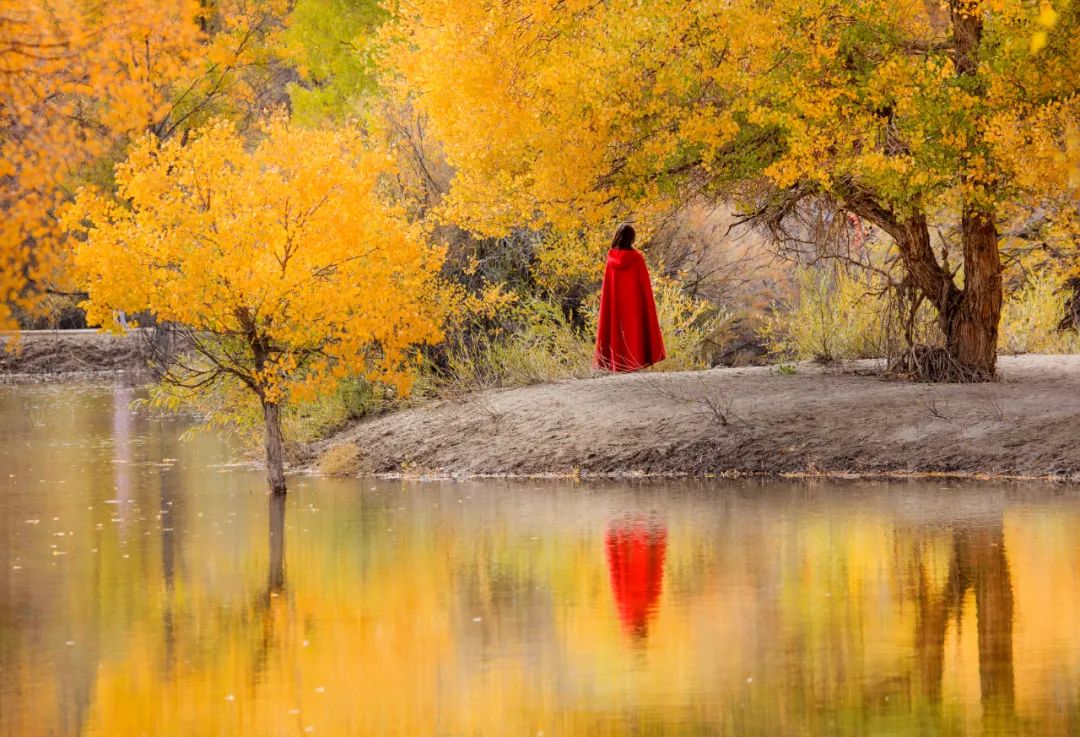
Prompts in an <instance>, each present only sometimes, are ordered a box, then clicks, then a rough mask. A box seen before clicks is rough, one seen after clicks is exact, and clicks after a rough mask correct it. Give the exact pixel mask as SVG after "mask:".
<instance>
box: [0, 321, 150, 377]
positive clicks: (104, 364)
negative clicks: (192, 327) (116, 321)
mask: <svg viewBox="0 0 1080 737" xmlns="http://www.w3.org/2000/svg"><path fill="white" fill-rule="evenodd" d="M13 339H14V334H13V333H4V334H0V381H3V382H16V381H42V380H54V379H65V378H68V377H72V376H85V375H94V374H105V373H117V372H134V371H141V370H143V369H144V368H145V366H146V355H147V347H148V346H147V343H146V340H145V339H144V337H143V335H142V334H141V333H139V332H132V333H129V334H127V335H125V336H115V335H111V334H108V333H101V332H98V331H96V330H27V331H23V332H22V333H21V334H19V336H18V339H17V340H16V342H15V343H14V347H13V348H12V347H11V341H12V340H13Z"/></svg>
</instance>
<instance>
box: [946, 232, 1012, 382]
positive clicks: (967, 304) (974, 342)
mask: <svg viewBox="0 0 1080 737" xmlns="http://www.w3.org/2000/svg"><path fill="white" fill-rule="evenodd" d="M961 225H962V237H963V246H964V291H963V298H962V299H961V300H960V301H959V303H958V304H957V306H956V309H955V310H953V311H952V312H951V313H950V314H949V315H947V316H943V317H947V322H945V328H946V331H945V335H946V339H947V341H948V343H947V345H948V348H949V351H950V353H952V354H953V355H954V356H955V357H956V360H957V361H959V362H960V363H961V364H962V365H963V366H964V367H965V368H967V369H969V370H971V371H974V372H976V373H977V374H979V375H981V376H983V377H985V378H991V377H993V376H994V371H995V369H996V364H997V340H998V322H999V321H1000V320H1001V302H1002V283H1001V256H1000V254H999V253H998V234H997V228H996V227H995V225H994V220H993V218H992V217H990V216H989V215H988V214H985V213H979V212H971V211H967V212H965V213H964V216H963V219H962V224H961Z"/></svg>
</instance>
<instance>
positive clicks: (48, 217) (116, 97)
mask: <svg viewBox="0 0 1080 737" xmlns="http://www.w3.org/2000/svg"><path fill="white" fill-rule="evenodd" d="M285 9H286V3H285V2H284V0H267V2H260V3H250V2H247V1H246V0H222V2H215V3H213V5H212V9H211V8H208V7H207V6H206V4H205V3H202V2H199V0H117V1H115V2H107V3H86V2H82V1H81V0H0V162H2V163H0V207H2V208H3V210H4V218H3V221H2V222H0V265H2V268H0V326H3V327H8V326H10V325H11V323H12V322H13V314H12V312H11V307H12V306H16V307H20V308H23V309H33V308H35V307H37V306H39V304H40V301H41V297H42V294H43V288H44V287H46V286H49V285H50V284H55V283H57V282H59V283H60V285H61V286H64V287H68V288H70V287H71V286H72V285H71V284H70V283H69V282H68V281H67V279H66V275H65V274H64V273H63V267H64V262H65V259H66V256H67V250H68V247H69V245H70V244H69V243H68V240H67V234H66V233H65V232H64V231H63V229H61V228H58V227H57V222H56V221H57V217H58V211H59V209H60V208H61V207H62V206H63V205H64V203H66V202H67V200H68V198H69V195H70V193H71V190H72V189H73V188H74V187H75V186H76V185H77V183H78V182H79V181H80V180H81V179H83V178H84V177H86V176H88V175H91V176H92V175H93V172H92V166H93V165H94V164H95V162H97V161H100V160H102V159H107V158H108V157H110V156H113V155H115V154H116V153H117V152H118V151H122V150H123V147H124V146H125V145H126V143H127V141H128V140H129V138H131V137H137V136H139V135H141V133H142V132H144V131H147V130H153V131H156V132H157V133H158V134H159V135H162V136H163V137H168V136H171V135H173V134H176V133H178V132H180V131H182V130H184V129H185V128H186V127H189V126H191V125H192V124H194V123H197V122H199V121H200V120H201V119H203V118H204V117H205V116H206V115H207V114H208V113H211V112H213V111H214V110H216V109H219V108H221V107H222V105H223V101H224V100H226V99H228V100H232V101H234V102H237V101H244V102H245V104H248V105H250V104H252V103H253V102H254V101H255V98H256V96H257V95H256V94H255V92H253V90H252V89H251V88H250V86H249V85H247V84H245V82H244V76H243V74H241V70H245V69H253V68H257V67H258V66H259V64H258V62H260V61H261V58H260V53H261V51H260V49H261V47H263V46H265V44H266V43H267V42H268V39H269V37H270V35H271V34H272V30H273V23H272V22H271V20H270V19H271V18H272V17H273V16H274V14H275V13H276V14H279V15H280V14H282V13H284V11H285Z"/></svg>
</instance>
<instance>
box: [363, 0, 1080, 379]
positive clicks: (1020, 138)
mask: <svg viewBox="0 0 1080 737" xmlns="http://www.w3.org/2000/svg"><path fill="white" fill-rule="evenodd" d="M1055 8H1056V9H1055ZM1078 20H1080V4H1078V3H1075V2H1071V3H1070V2H1065V1H1064V0H1062V1H1061V2H1054V3H1051V2H1044V3H1042V4H1041V5H1039V4H1035V3H1028V2H1022V1H1021V0H947V1H946V2H944V3H942V4H940V5H939V4H938V3H936V2H934V3H931V2H926V3H924V2H915V3H896V2H893V1H892V0H809V1H808V0H777V1H776V2H768V3H763V2H760V0H706V1H704V2H694V3H685V2H681V1H679V0H657V1H656V2H649V3H640V2H637V1H636V0H607V1H605V2H586V1H585V0H570V1H568V2H565V3H558V4H552V3H548V2H544V1H543V0H512V1H510V2H502V3H480V2H467V3H458V2H454V3H451V2H446V0H417V1H416V2H413V3H410V4H408V5H403V6H401V8H400V9H399V11H398V15H397V16H396V17H395V19H394V21H393V22H392V23H391V24H390V25H389V26H387V27H386V29H385V30H384V34H385V35H386V37H387V40H388V45H387V48H388V51H387V53H386V54H385V61H386V63H387V64H388V65H389V66H390V68H392V69H393V70H395V71H396V72H397V74H398V80H399V85H400V88H401V90H402V92H403V93H404V94H405V95H407V96H409V97H410V98H411V99H412V100H413V101H414V103H415V105H416V106H417V107H418V108H419V109H420V110H421V111H422V112H424V113H425V114H426V115H427V116H428V117H429V118H430V121H431V127H432V130H433V132H434V134H435V135H436V136H437V137H438V138H439V139H440V140H441V141H442V143H443V148H444V150H445V152H446V155H447V158H448V160H449V162H450V163H451V164H452V165H453V166H454V167H455V168H456V169H457V173H456V177H455V180H454V184H453V189H452V191H451V193H450V196H449V198H448V200H447V202H446V212H447V213H448V215H449V216H450V217H452V218H454V219H455V220H457V221H458V222H461V223H464V224H465V225H467V226H468V227H470V228H471V229H473V230H475V231H478V232H481V233H485V234H498V233H500V232H504V231H505V230H507V229H508V228H510V227H512V226H513V225H515V224H519V223H520V220H521V219H522V213H525V216H524V217H525V219H526V220H528V221H529V222H528V223H527V224H530V225H554V226H555V227H557V228H561V229H566V230H571V229H574V228H578V227H581V225H582V224H588V223H590V222H591V223H610V222H612V221H613V220H614V219H615V218H616V217H618V216H619V215H620V213H622V212H626V211H634V212H637V213H639V215H640V214H641V213H643V212H648V211H657V210H665V209H670V208H671V207H675V206H678V205H681V204H684V203H685V202H687V201H689V200H692V199H694V198H700V197H704V198H706V199H709V200H711V201H714V202H721V201H730V200H736V201H740V200H741V204H743V205H744V206H746V207H747V211H748V212H749V213H751V214H753V215H754V216H755V217H756V218H757V219H758V220H759V221H761V222H771V223H773V224H777V223H782V221H783V220H784V219H785V217H787V216H788V215H790V214H791V213H792V212H793V211H795V210H796V209H797V208H799V207H800V206H804V207H805V206H812V207H815V208H820V207H823V206H824V207H827V208H838V209H842V210H848V211H850V212H853V213H856V214H858V215H860V216H861V217H862V218H863V219H864V220H867V221H869V222H871V223H873V224H875V225H877V226H879V227H880V228H881V229H882V230H884V231H885V232H886V233H887V234H888V235H889V236H891V238H892V239H893V240H894V241H895V243H896V246H897V249H898V251H899V254H900V257H901V261H902V263H903V266H904V267H905V270H906V273H907V275H908V279H909V281H910V282H911V284H912V285H913V286H914V288H915V289H916V290H917V292H918V294H919V295H920V297H921V298H922V299H925V300H927V301H928V302H930V303H931V304H932V305H933V306H934V308H935V309H936V311H937V315H938V324H939V326H940V328H941V333H942V334H943V338H944V344H945V345H944V348H945V356H946V357H947V359H948V364H949V365H950V366H953V367H956V368H958V370H957V371H955V372H953V373H954V375H962V376H965V377H967V378H987V377H990V376H993V374H994V372H995V365H996V342H997V341H996V337H997V330H998V321H999V315H1000V311H1001V304H1002V294H1003V290H1002V278H1001V272H1002V265H1001V258H1000V239H1001V225H1002V223H1003V222H1005V221H1006V220H1010V219H1012V218H1013V217H1014V216H1015V213H1013V212H1010V210H1011V209H1013V208H1015V207H1018V206H1019V207H1024V206H1030V205H1035V206H1039V205H1040V204H1041V203H1042V202H1043V201H1044V199H1046V198H1047V197H1048V196H1049V197H1052V196H1054V195H1060V194H1061V191H1060V187H1059V186H1058V185H1059V184H1060V182H1061V181H1062V178H1063V176H1064V178H1065V179H1069V180H1070V181H1071V184H1070V185H1069V186H1071V187H1073V188H1074V191H1075V187H1076V184H1077V175H1076V171H1077V169H1076V167H1077V164H1078V162H1080V155H1078V152H1080V145H1078V141H1080V128H1078V125H1077V122H1076V121H1077V120H1078V119H1080V33H1078V32H1077V25H1078ZM1065 199H1068V198H1065ZM493 203H497V204H493ZM1073 222H1074V223H1075V220H1074V221H1073ZM939 226H941V227H944V228H946V229H952V228H955V229H956V231H957V232H958V240H959V243H960V245H959V249H958V250H959V253H958V254H956V255H954V257H953V262H952V263H950V259H949V258H948V257H947V256H946V255H943V254H941V253H940V252H939V251H938V248H937V246H936V245H935V244H934V243H933V242H932V240H931V234H932V233H934V232H936V231H937V230H938V227H939ZM796 237H798V234H796ZM956 261H959V264H957V263H956Z"/></svg>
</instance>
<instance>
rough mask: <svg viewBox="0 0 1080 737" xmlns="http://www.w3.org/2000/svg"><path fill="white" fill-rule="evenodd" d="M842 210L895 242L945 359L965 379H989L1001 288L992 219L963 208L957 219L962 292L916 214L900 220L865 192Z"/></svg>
mask: <svg viewBox="0 0 1080 737" xmlns="http://www.w3.org/2000/svg"><path fill="white" fill-rule="evenodd" d="M845 206H846V207H848V208H849V209H850V210H852V211H853V212H855V213H857V214H858V215H860V216H861V217H863V218H865V219H867V220H869V221H870V222H872V223H874V224H875V225H877V226H878V227H880V228H882V229H883V230H885V232H887V233H888V234H889V235H890V236H892V238H893V240H894V241H896V245H897V248H898V249H899V251H900V257H901V259H902V260H903V262H904V269H905V270H906V271H907V273H908V275H909V276H910V278H911V280H912V281H913V282H914V283H915V286H916V287H917V288H918V290H919V291H920V292H922V294H923V295H924V296H925V297H926V299H927V300H929V301H930V303H931V304H932V305H933V306H934V309H935V310H937V313H938V324H939V325H940V326H941V332H942V334H943V335H944V336H945V348H946V351H947V352H948V354H949V356H950V360H951V361H952V362H955V364H956V365H958V366H959V367H960V369H961V371H959V372H954V373H950V374H949V375H955V374H961V375H963V377H964V378H966V379H968V380H978V379H990V378H993V376H994V372H995V368H996V363H997V334H998V321H999V319H1000V317H1001V301H1002V284H1001V258H1000V255H999V253H998V234H997V228H996V227H995V225H994V221H993V218H992V217H991V216H990V215H988V214H985V213H981V212H978V211H975V210H973V209H970V208H967V209H965V211H964V214H963V217H962V242H963V250H964V288H963V289H960V288H959V287H958V286H957V285H956V282H955V281H954V280H953V277H952V274H950V273H949V271H948V270H947V269H946V268H945V267H944V266H942V264H941V263H940V262H939V261H938V259H937V257H936V256H935V255H934V249H933V247H932V246H931V243H930V228H929V226H928V224H927V221H926V216H925V215H924V214H922V213H920V212H916V213H915V214H914V215H912V216H911V217H909V218H908V219H906V220H904V221H900V220H899V219H897V218H896V217H895V215H894V214H893V212H892V210H890V209H889V208H887V207H885V206H883V205H882V204H881V203H880V202H878V201H877V200H876V199H875V198H873V197H872V196H870V195H869V194H868V193H866V192H861V191H860V192H855V193H854V194H853V195H852V196H851V197H850V198H849V199H848V200H847V201H846V202H845Z"/></svg>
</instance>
